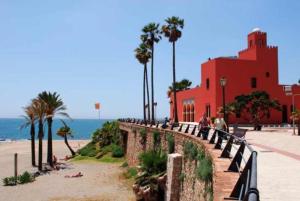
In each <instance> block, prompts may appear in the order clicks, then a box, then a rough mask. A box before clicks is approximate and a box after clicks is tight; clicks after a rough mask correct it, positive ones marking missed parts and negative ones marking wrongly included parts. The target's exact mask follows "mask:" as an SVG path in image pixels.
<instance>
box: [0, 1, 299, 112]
mask: <svg viewBox="0 0 300 201" xmlns="http://www.w3.org/2000/svg"><path fill="white" fill-rule="evenodd" d="M299 10H300V1H296V0H295V1H289V3H286V2H285V1H279V0H278V1H276V0H265V1H261V0H251V1H240V0H231V1H227V0H223V1H221V0H219V1H217V0H195V1H188V0H187V1H180V0H164V1H154V0H152V1H143V0H127V1H124V0H119V1H116V0H110V1H100V0H99V1H98V0H94V1H92V0H87V1H83V0H81V1H79V0H77V1H74V0H63V1H62V0H57V1H54V0H53V1H38V0H36V1H31V0H27V1H14V0H7V1H4V0H1V1H0V25H1V26H0V95H1V96H0V97H1V98H0V117H18V116H19V115H21V114H22V106H25V105H26V104H28V103H29V101H30V99H31V98H33V97H35V96H36V94H37V93H38V92H40V91H43V90H50V91H57V92H58V93H60V94H61V96H62V98H63V100H64V102H65V103H66V105H67V106H68V109H69V113H70V115H71V116H72V117H74V118H97V113H96V112H95V110H94V103H95V102H96V101H100V102H101V104H102V111H101V116H102V117H103V118H118V117H125V116H135V117H141V116H142V76H143V74H142V73H143V68H142V66H141V65H140V64H139V63H138V62H137V61H136V60H135V58H134V52H133V50H134V49H135V48H136V46H137V45H138V44H139V35H140V33H141V31H140V30H141V28H142V27H143V26H144V25H145V24H147V23H149V22H159V23H163V22H164V19H165V18H167V17H169V16H173V15H175V16H179V17H181V18H184V20H185V27H184V31H183V35H182V38H181V39H180V40H179V41H178V43H177V78H178V80H179V79H182V78H188V79H190V80H191V81H193V85H197V84H199V83H200V64H201V63H203V62H204V61H205V60H206V59H207V58H208V57H217V56H229V55H236V54H237V52H238V51H239V50H241V49H244V48H245V47H246V36H247V34H248V33H249V32H250V31H251V30H252V29H253V28H254V27H260V28H261V29H262V30H263V31H266V32H267V33H268V43H269V44H271V45H278V46H279V71H280V83H284V84H291V83H296V82H297V80H298V79H299V78H300V66H299V63H300V57H299V54H300V37H299V35H300V34H299V32H300V21H299V19H300V12H299ZM171 56H172V55H171V45H170V43H168V42H167V40H166V39H164V40H162V41H161V42H160V43H159V44H158V45H157V46H156V51H155V97H156V101H157V102H158V116H160V117H164V116H167V115H168V111H169V110H168V99H167V96H166V90H167V88H168V86H169V85H170V83H171V80H172V77H171V72H172V71H171V70H172V66H171V65H172V63H171V59H172V57H171Z"/></svg>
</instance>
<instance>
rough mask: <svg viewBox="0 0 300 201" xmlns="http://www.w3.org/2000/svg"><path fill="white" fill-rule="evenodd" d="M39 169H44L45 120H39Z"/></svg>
mask: <svg viewBox="0 0 300 201" xmlns="http://www.w3.org/2000/svg"><path fill="white" fill-rule="evenodd" d="M38 137H39V170H40V171H42V169H43V166H42V165H43V137H44V132H43V120H42V119H40V120H39V136H38Z"/></svg>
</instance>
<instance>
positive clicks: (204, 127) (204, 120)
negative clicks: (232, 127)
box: [197, 113, 211, 140]
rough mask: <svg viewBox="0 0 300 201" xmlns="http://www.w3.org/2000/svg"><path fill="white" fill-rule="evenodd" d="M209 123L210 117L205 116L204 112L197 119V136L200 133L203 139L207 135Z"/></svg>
mask: <svg viewBox="0 0 300 201" xmlns="http://www.w3.org/2000/svg"><path fill="white" fill-rule="evenodd" d="M210 124H211V122H210V119H209V118H208V117H207V114H206V113H204V114H203V116H202V117H201V119H200V121H199V125H198V129H199V131H200V132H199V134H198V135H197V137H200V136H201V134H202V137H203V139H204V140H206V139H207V137H208V133H209V129H210Z"/></svg>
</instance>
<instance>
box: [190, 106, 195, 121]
mask: <svg viewBox="0 0 300 201" xmlns="http://www.w3.org/2000/svg"><path fill="white" fill-rule="evenodd" d="M190 116H191V122H194V120H195V112H194V104H193V105H192V106H191V114H190Z"/></svg>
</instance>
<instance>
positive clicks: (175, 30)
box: [162, 16, 184, 125]
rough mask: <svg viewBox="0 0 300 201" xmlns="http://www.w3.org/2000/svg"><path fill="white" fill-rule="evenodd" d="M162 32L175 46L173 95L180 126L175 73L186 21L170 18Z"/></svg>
mask: <svg viewBox="0 0 300 201" xmlns="http://www.w3.org/2000/svg"><path fill="white" fill-rule="evenodd" d="M165 22H166V24H165V25H163V26H162V32H163V33H164V35H165V37H166V38H168V39H169V42H170V43H172V45H173V95H174V106H173V107H174V123H175V125H176V124H178V113H177V98H176V71H175V43H176V41H177V40H178V39H179V38H180V37H181V30H182V29H183V27H184V20H183V19H180V18H179V17H174V16H173V17H170V18H167V19H166V20H165Z"/></svg>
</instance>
